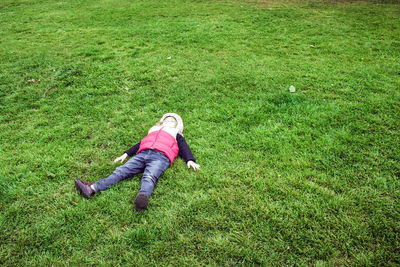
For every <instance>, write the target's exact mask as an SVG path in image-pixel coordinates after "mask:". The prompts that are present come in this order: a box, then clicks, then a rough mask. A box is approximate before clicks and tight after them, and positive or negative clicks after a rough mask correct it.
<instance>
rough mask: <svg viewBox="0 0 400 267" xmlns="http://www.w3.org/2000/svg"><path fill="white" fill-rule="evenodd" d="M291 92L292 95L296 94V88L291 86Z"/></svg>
mask: <svg viewBox="0 0 400 267" xmlns="http://www.w3.org/2000/svg"><path fill="white" fill-rule="evenodd" d="M289 92H291V93H294V92H296V87H294V86H293V85H291V86H290V87H289Z"/></svg>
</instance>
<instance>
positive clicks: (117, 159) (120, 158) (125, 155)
mask: <svg viewBox="0 0 400 267" xmlns="http://www.w3.org/2000/svg"><path fill="white" fill-rule="evenodd" d="M127 156H128V154H126V153H124V154H123V155H122V156H121V157H119V158H116V159H115V160H114V163H117V161H121V163H122V162H124V160H125V159H126V157H127Z"/></svg>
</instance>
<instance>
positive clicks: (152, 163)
mask: <svg viewBox="0 0 400 267" xmlns="http://www.w3.org/2000/svg"><path fill="white" fill-rule="evenodd" d="M169 165H170V161H169V159H168V157H167V156H165V155H164V154H163V153H161V152H159V151H157V150H150V149H149V150H144V151H142V152H140V153H139V154H137V155H136V156H134V157H132V158H131V159H129V160H128V161H127V162H126V163H125V164H124V165H122V166H120V167H118V168H117V169H115V171H114V173H113V174H111V175H110V176H108V177H107V178H104V179H102V180H100V181H98V182H96V183H94V184H93V186H94V188H95V190H96V192H98V191H103V190H106V189H107V188H109V187H111V186H113V185H114V184H116V183H119V182H121V181H123V180H125V179H127V178H131V177H132V176H133V175H135V174H137V173H141V172H143V177H142V181H141V183H140V192H144V193H146V195H147V196H148V197H150V195H151V193H152V192H153V190H154V187H155V185H156V183H157V180H158V178H160V176H161V175H162V174H163V173H164V171H165V170H166V169H168V167H169Z"/></svg>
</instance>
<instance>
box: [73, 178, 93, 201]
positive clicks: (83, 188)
mask: <svg viewBox="0 0 400 267" xmlns="http://www.w3.org/2000/svg"><path fill="white" fill-rule="evenodd" d="M75 187H76V189H78V191H79V192H80V193H81V195H82V196H84V197H85V198H89V197H91V196H93V195H94V193H95V192H94V190H93V189H92V188H91V187H90V185H88V184H86V183H85V182H83V181H81V180H80V179H75Z"/></svg>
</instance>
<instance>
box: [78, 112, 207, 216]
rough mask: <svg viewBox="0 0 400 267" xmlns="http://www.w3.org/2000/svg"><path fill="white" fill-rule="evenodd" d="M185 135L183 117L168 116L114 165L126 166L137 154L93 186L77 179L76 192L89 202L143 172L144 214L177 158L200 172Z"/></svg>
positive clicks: (138, 201)
mask: <svg viewBox="0 0 400 267" xmlns="http://www.w3.org/2000/svg"><path fill="white" fill-rule="evenodd" d="M182 131H183V121H182V119H181V117H180V116H179V115H178V114H175V113H167V114H165V115H164V116H163V117H162V118H161V120H160V121H159V122H157V123H156V125H155V126H153V127H151V129H150V130H149V133H148V135H147V136H146V137H145V138H144V139H142V140H141V141H140V142H139V143H137V144H136V145H134V146H132V147H131V148H130V149H128V150H127V151H125V153H124V154H123V155H122V156H120V157H118V158H116V159H115V160H114V163H115V162H117V161H120V162H124V160H125V159H126V157H128V156H133V155H134V154H136V155H135V156H134V157H132V158H131V159H129V160H128V161H127V162H126V163H125V164H124V165H122V166H120V167H118V168H117V169H116V170H115V171H114V173H113V174H111V175H110V176H108V177H107V178H104V179H102V180H100V181H98V182H95V183H93V184H90V183H87V182H83V181H81V180H80V179H75V186H76V188H77V189H78V191H79V192H80V193H81V194H82V195H83V196H84V197H85V198H89V197H91V196H93V195H94V194H95V193H96V192H100V191H103V190H106V189H107V188H109V187H111V186H112V185H114V184H116V183H119V182H121V181H122V180H125V179H127V178H130V177H132V176H133V175H134V174H137V173H141V172H143V177H142V181H141V187H140V191H139V193H138V194H137V195H136V198H135V205H136V210H137V211H140V210H145V209H146V208H147V204H148V202H149V198H150V195H151V193H152V192H153V189H154V187H155V185H156V183H157V180H158V178H160V176H161V175H162V174H163V173H164V171H165V170H166V169H167V168H168V167H169V166H170V165H171V164H172V162H173V161H174V159H175V158H176V156H178V154H179V155H180V156H181V157H182V158H183V159H184V160H185V161H186V163H187V166H188V168H190V167H192V168H193V169H194V170H199V169H200V165H199V164H196V163H195V161H196V159H195V158H194V157H193V154H192V152H191V151H190V148H189V146H188V144H187V143H186V140H185V138H184V137H183V135H182Z"/></svg>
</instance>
